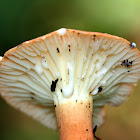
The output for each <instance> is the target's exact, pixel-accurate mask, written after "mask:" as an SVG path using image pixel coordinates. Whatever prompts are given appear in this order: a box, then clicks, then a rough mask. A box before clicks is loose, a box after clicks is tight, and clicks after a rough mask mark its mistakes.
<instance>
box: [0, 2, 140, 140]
mask: <svg viewBox="0 0 140 140" xmlns="http://www.w3.org/2000/svg"><path fill="white" fill-rule="evenodd" d="M62 27H65V28H73V29H79V30H85V31H97V32H106V33H109V34H113V35H117V36H121V37H123V38H126V39H127V40H129V41H131V42H132V41H133V42H135V43H136V44H137V48H139V49H140V0H116V1H114V0H106V1H105V0H69V1H68V0H1V1H0V41H1V44H0V55H1V56H3V54H4V52H5V51H6V50H8V49H10V48H12V47H14V46H16V45H18V44H20V43H22V42H24V41H26V40H30V39H33V38H36V37H38V36H41V35H44V34H47V33H49V32H52V31H54V30H57V29H59V28H62ZM106 110H107V120H106V122H105V125H104V126H103V127H102V128H100V129H99V130H98V131H97V135H98V136H99V137H101V138H102V140H112V139H113V140H140V82H139V84H138V86H137V87H136V90H135V92H134V94H133V95H132V96H131V98H130V99H129V100H128V101H127V102H126V103H125V104H123V105H122V106H120V107H117V108H111V107H108V106H106ZM9 139H10V140H25V139H26V140H31V139H33V140H58V139H59V137H58V132H57V131H52V130H49V129H47V128H46V127H44V126H42V125H40V124H39V123H38V122H36V121H33V120H32V119H31V118H29V117H27V116H26V115H24V114H22V113H20V112H18V111H16V110H14V109H13V108H12V107H10V106H9V105H7V104H6V103H5V102H4V101H3V100H2V99H0V140H9Z"/></svg>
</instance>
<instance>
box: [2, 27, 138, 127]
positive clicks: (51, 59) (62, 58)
mask: <svg viewBox="0 0 140 140" xmlns="http://www.w3.org/2000/svg"><path fill="white" fill-rule="evenodd" d="M139 78H140V52H139V51H138V50H137V48H136V44H134V43H130V42H129V41H127V40H125V39H123V38H121V37H117V36H113V35H109V34H106V33H97V32H85V31H79V30H73V29H65V28H62V29H59V30H57V31H54V32H52V33H49V34H47V35H44V36H42V37H38V38H36V39H33V40H30V41H26V42H24V43H22V44H20V45H18V46H16V47H14V48H12V49H10V50H9V51H7V52H6V53H5V55H4V57H3V58H2V59H1V61H0V94H1V96H2V97H3V98H4V99H5V100H6V101H7V102H8V103H9V104H10V105H12V106H13V107H15V108H17V109H19V110H21V111H22V112H24V113H26V114H28V115H29V116H32V117H33V118H34V119H36V120H38V121H39V122H41V123H42V124H44V125H46V126H47V127H49V128H52V129H56V128H57V123H56V116H55V106H56V104H57V103H59V102H60V101H62V102H65V101H67V99H69V98H72V99H74V100H78V99H80V100H81V99H83V98H85V97H88V96H89V95H90V96H92V97H93V125H94V126H95V125H97V126H98V127H99V126H101V125H102V124H103V122H104V119H105V115H106V114H105V110H104V105H105V104H108V105H110V106H118V105H121V104H122V103H124V102H125V101H126V100H127V99H128V97H129V96H130V94H131V93H132V92H133V90H134V87H135V85H136V82H137V81H138V80H139ZM54 104H55V105H54Z"/></svg>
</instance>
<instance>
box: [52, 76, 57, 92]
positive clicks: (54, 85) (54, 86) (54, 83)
mask: <svg viewBox="0 0 140 140" xmlns="http://www.w3.org/2000/svg"><path fill="white" fill-rule="evenodd" d="M57 82H58V79H56V80H55V81H52V84H51V91H52V92H54V91H55V88H56V84H57Z"/></svg>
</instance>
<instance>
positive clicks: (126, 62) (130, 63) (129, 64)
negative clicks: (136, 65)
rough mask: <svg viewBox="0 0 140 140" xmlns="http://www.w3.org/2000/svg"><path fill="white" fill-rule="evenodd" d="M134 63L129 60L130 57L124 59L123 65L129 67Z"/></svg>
mask: <svg viewBox="0 0 140 140" xmlns="http://www.w3.org/2000/svg"><path fill="white" fill-rule="evenodd" d="M132 63H133V61H128V59H126V60H123V61H122V63H121V65H122V66H125V67H129V66H132Z"/></svg>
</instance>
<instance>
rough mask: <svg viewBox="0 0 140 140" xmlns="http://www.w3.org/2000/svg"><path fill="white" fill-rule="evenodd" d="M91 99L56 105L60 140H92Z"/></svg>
mask: <svg viewBox="0 0 140 140" xmlns="http://www.w3.org/2000/svg"><path fill="white" fill-rule="evenodd" d="M92 105H93V104H92V97H89V98H88V99H87V98H86V100H74V101H73V100H72V101H67V102H66V103H62V104H59V105H56V108H55V111H56V117H57V123H58V129H59V135H60V140H93V139H94V135H93V132H92V130H93V128H92V112H93V106H92Z"/></svg>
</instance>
